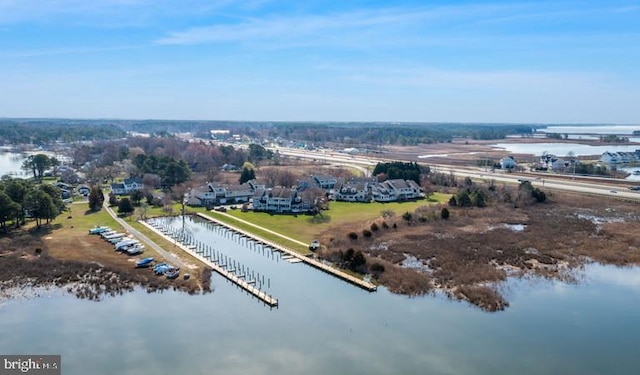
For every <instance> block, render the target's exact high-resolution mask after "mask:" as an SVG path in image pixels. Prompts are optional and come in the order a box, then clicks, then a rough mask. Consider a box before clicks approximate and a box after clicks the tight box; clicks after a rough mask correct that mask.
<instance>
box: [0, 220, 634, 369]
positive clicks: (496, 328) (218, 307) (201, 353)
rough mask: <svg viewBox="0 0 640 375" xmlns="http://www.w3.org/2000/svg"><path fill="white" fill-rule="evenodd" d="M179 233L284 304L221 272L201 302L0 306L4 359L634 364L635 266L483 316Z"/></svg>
mask: <svg viewBox="0 0 640 375" xmlns="http://www.w3.org/2000/svg"><path fill="white" fill-rule="evenodd" d="M171 223H172V225H175V226H181V225H182V223H181V222H180V221H179V220H175V221H172V222H171ZM184 228H185V229H186V230H187V231H188V232H189V233H191V234H192V235H193V236H195V237H196V238H198V239H201V240H203V241H206V242H207V243H208V244H210V245H212V246H213V247H215V248H216V249H218V251H221V252H224V253H225V254H227V255H228V256H230V257H232V258H233V259H235V260H237V261H240V262H242V263H243V264H245V263H246V265H247V266H250V267H251V268H252V269H255V270H256V271H257V272H260V273H261V274H263V275H264V276H265V278H267V279H268V280H269V287H268V292H269V293H271V294H273V295H274V296H275V297H277V298H278V299H279V307H278V308H274V309H271V308H269V307H267V306H265V305H264V304H262V303H260V302H258V301H257V300H256V299H254V298H251V297H250V296H249V295H248V294H246V293H244V292H242V291H241V290H240V289H238V288H236V287H234V286H233V285H231V284H229V283H228V282H227V281H225V279H222V278H221V277H219V276H218V275H215V274H214V277H213V279H212V281H213V286H214V288H215V291H214V292H213V293H212V294H208V295H204V296H189V295H186V294H183V293H179V292H164V293H160V294H147V293H145V292H142V291H138V292H134V293H129V294H126V295H123V296H118V297H114V298H107V299H105V300H104V301H102V302H99V303H96V302H89V301H84V300H77V299H75V298H73V297H71V296H67V295H60V293H56V292H51V293H45V295H44V296H43V297H40V298H35V299H17V300H11V301H8V302H5V303H4V304H3V305H0V332H2V335H0V353H12V354H13V353H18V354H22V353H37V354H49V353H50V354H61V355H62V363H63V373H64V374H65V375H76V374H77V375H85V374H95V375H100V374H142V375H145V374H149V375H151V374H153V375H160V374H394V375H395V374H436V375H438V374H442V375H444V374H487V375H488V374H491V375H496V374H510V375H511V374H519V375H526V374H567V375H570V374H576V375H578V374H579V375H585V374H594V375H596V374H598V375H600V374H613V375H615V374H621V375H622V374H632V373H636V372H637V369H638V366H639V365H640V345H638V337H640V316H639V315H638V313H637V312H638V311H640V298H638V294H639V292H640V270H639V269H638V268H615V267H608V266H600V265H590V266H588V267H587V268H586V269H585V270H583V271H581V273H580V274H581V275H582V281H581V282H580V283H578V284H575V285H572V284H565V283H562V282H555V281H545V280H538V279H534V280H512V281H510V282H508V283H507V284H505V285H503V286H502V288H503V289H504V292H505V294H506V296H507V298H508V299H509V301H510V303H511V306H510V307H508V308H507V310H505V311H502V312H498V313H486V312H483V311H481V310H479V309H477V308H474V307H472V306H470V305H468V304H466V303H462V302H455V301H450V300H447V299H445V298H443V297H440V296H434V295H428V296H424V297H415V298H408V297H405V296H401V295H395V294H392V293H390V292H388V291H387V290H386V289H384V288H380V289H379V290H378V291H377V292H375V293H368V292H365V291H363V290H361V289H359V288H357V287H355V286H353V285H350V284H347V283H345V282H343V281H340V280H338V279H336V278H334V277H332V276H329V275H327V274H325V273H322V272H320V271H318V270H316V269H313V268H311V267H309V266H306V265H304V264H301V263H298V264H290V263H287V262H286V261H283V260H281V259H279V258H277V257H275V256H273V255H271V254H270V253H269V252H265V251H262V250H261V248H259V247H255V246H252V245H249V244H248V243H247V242H246V240H244V239H239V238H238V237H237V236H230V235H228V234H225V233H224V232H223V231H220V230H211V229H212V228H211V226H210V225H208V224H205V223H204V222H202V221H201V220H193V221H192V220H190V219H187V220H186V221H185V223H184ZM142 272H144V271H142Z"/></svg>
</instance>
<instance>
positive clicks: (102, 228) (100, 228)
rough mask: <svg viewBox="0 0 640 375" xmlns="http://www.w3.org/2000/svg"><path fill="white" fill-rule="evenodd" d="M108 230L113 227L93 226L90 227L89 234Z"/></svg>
mask: <svg viewBox="0 0 640 375" xmlns="http://www.w3.org/2000/svg"><path fill="white" fill-rule="evenodd" d="M108 230H111V228H109V227H96V228H91V229H89V234H100V233H102V232H106V231H108Z"/></svg>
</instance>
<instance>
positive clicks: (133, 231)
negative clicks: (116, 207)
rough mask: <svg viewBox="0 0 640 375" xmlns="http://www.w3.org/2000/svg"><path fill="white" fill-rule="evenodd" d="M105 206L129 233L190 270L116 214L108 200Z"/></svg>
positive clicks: (168, 259) (176, 264)
mask: <svg viewBox="0 0 640 375" xmlns="http://www.w3.org/2000/svg"><path fill="white" fill-rule="evenodd" d="M104 208H105V209H106V210H107V212H108V213H109V215H111V217H113V218H114V219H115V220H116V221H117V222H118V223H119V224H120V225H122V227H123V228H124V229H125V230H127V231H128V232H129V233H131V234H132V235H134V236H135V237H136V238H137V239H138V240H140V241H142V242H144V243H145V244H147V245H148V246H150V247H151V248H152V249H153V250H155V251H157V252H158V254H160V255H161V256H163V257H164V258H165V259H166V260H167V261H170V262H171V263H173V264H174V265H175V266H177V267H180V268H181V269H183V270H188V269H189V266H188V265H187V264H186V263H184V262H183V261H182V260H181V259H180V258H178V257H177V256H176V255H175V254H173V253H170V252H168V251H166V250H165V249H163V248H162V247H160V246H159V245H158V244H157V243H155V242H153V241H152V240H151V239H150V238H149V237H147V236H145V235H144V234H143V233H141V232H140V231H138V230H137V229H135V228H134V227H132V226H131V225H130V224H129V223H127V222H126V221H125V220H123V219H121V218H119V217H118V215H116V213H115V212H113V210H112V209H111V207H109V206H108V205H107V204H106V201H105V205H104Z"/></svg>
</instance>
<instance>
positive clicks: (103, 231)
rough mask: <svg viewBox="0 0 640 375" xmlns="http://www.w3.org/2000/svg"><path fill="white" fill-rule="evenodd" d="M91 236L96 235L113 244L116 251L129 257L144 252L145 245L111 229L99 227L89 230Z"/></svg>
mask: <svg viewBox="0 0 640 375" xmlns="http://www.w3.org/2000/svg"><path fill="white" fill-rule="evenodd" d="M89 234H96V235H99V236H100V237H102V238H103V239H104V240H105V241H107V242H109V243H111V244H113V246H114V250H115V251H118V252H121V253H126V254H128V255H138V254H142V253H143V252H144V245H142V244H141V243H140V241H138V240H136V239H135V238H134V237H133V236H127V235H126V233H122V232H117V231H114V230H111V228H109V227H97V228H92V229H90V230H89Z"/></svg>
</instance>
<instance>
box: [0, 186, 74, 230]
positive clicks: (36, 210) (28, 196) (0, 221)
mask: <svg viewBox="0 0 640 375" xmlns="http://www.w3.org/2000/svg"><path fill="white" fill-rule="evenodd" d="M64 207H65V205H64V202H63V201H62V198H61V194H60V189H58V188H57V187H56V186H54V185H49V184H37V183H35V182H34V181H31V180H24V179H21V178H12V177H10V176H3V177H2V178H1V179H0V229H2V231H3V232H5V233H6V232H7V231H8V226H7V224H8V223H10V222H12V223H13V225H15V227H16V228H18V227H20V226H21V225H23V224H24V223H25V222H26V219H27V218H33V219H34V220H35V222H36V226H37V227H38V228H40V226H42V225H43V224H48V223H49V222H50V221H51V220H53V219H55V218H56V216H58V214H59V213H60V212H62V210H63V209H64Z"/></svg>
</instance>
